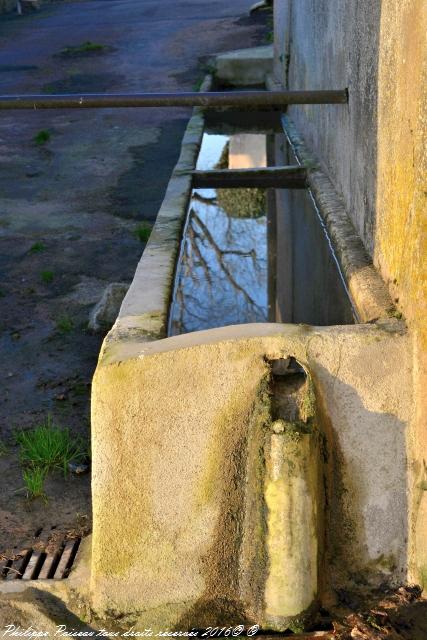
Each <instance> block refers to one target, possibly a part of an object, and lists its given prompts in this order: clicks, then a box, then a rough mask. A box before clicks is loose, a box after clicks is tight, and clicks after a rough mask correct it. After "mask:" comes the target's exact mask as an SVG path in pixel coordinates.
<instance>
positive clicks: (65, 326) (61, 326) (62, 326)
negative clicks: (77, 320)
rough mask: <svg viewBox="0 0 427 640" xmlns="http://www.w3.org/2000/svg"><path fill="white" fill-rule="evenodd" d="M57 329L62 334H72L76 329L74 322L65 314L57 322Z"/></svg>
mask: <svg viewBox="0 0 427 640" xmlns="http://www.w3.org/2000/svg"><path fill="white" fill-rule="evenodd" d="M56 328H57V329H58V331H59V332H60V333H70V331H71V330H72V329H73V328H74V322H73V321H72V319H71V318H70V316H68V315H67V314H63V315H62V316H60V317H59V318H58V320H57V321H56Z"/></svg>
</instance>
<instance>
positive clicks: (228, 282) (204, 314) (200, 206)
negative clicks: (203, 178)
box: [170, 189, 267, 335]
mask: <svg viewBox="0 0 427 640" xmlns="http://www.w3.org/2000/svg"><path fill="white" fill-rule="evenodd" d="M266 320H267V219H266V216H265V215H262V216H260V217H257V218H253V217H252V218H245V217H233V216H230V215H227V213H226V212H225V211H224V210H223V209H222V208H221V207H220V206H219V204H218V202H217V198H216V191H215V190H213V189H203V190H202V189H199V190H197V191H194V192H193V196H192V200H191V204H190V213H189V220H188V225H187V229H186V234H185V238H184V240H183V248H182V253H181V260H180V263H179V265H178V273H177V282H176V290H175V296H174V301H173V304H172V309H171V324H170V335H177V334H180V333H188V332H190V331H198V330H200V329H209V328H213V327H220V326H225V325H231V324H242V323H245V322H265V321H266Z"/></svg>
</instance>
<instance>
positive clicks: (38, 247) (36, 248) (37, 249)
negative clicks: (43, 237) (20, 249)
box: [28, 242, 46, 253]
mask: <svg viewBox="0 0 427 640" xmlns="http://www.w3.org/2000/svg"><path fill="white" fill-rule="evenodd" d="M45 249H46V246H45V245H44V244H43V242H35V243H34V244H33V246H32V247H30V250H29V252H28V253H41V252H42V251H44V250H45Z"/></svg>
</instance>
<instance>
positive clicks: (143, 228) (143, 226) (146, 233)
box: [135, 222, 153, 242]
mask: <svg viewBox="0 0 427 640" xmlns="http://www.w3.org/2000/svg"><path fill="white" fill-rule="evenodd" d="M152 230H153V227H152V226H151V224H150V223H149V222H141V223H140V224H138V226H137V227H136V229H135V235H136V237H137V238H138V240H139V241H140V242H147V241H148V239H149V237H150V235H151V231H152Z"/></svg>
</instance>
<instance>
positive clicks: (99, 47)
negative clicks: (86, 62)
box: [59, 40, 109, 58]
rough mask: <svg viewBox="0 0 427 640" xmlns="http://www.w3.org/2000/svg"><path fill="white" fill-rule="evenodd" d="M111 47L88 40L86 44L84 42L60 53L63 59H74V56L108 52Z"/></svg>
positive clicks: (66, 48)
mask: <svg viewBox="0 0 427 640" xmlns="http://www.w3.org/2000/svg"><path fill="white" fill-rule="evenodd" d="M108 48H109V47H107V46H106V45H105V44H99V43H97V42H91V41H90V40H87V41H86V42H82V44H79V45H76V46H70V47H65V48H64V49H62V50H61V51H60V53H59V55H60V56H61V57H62V58H72V57H74V56H83V55H85V54H91V53H101V52H103V51H106V50H107V49H108Z"/></svg>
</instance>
